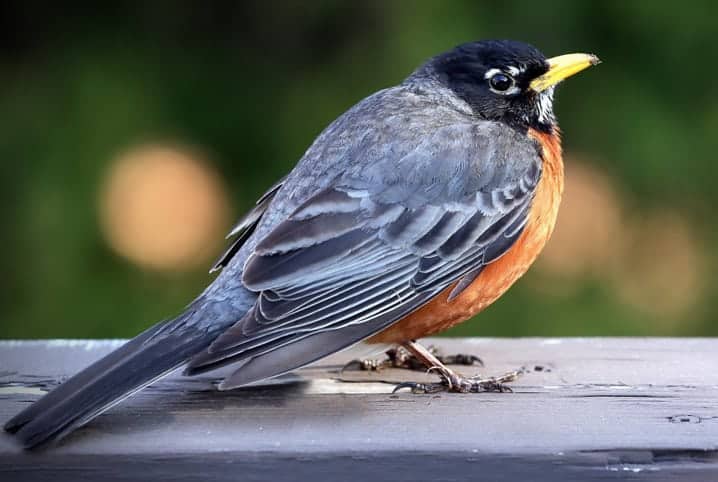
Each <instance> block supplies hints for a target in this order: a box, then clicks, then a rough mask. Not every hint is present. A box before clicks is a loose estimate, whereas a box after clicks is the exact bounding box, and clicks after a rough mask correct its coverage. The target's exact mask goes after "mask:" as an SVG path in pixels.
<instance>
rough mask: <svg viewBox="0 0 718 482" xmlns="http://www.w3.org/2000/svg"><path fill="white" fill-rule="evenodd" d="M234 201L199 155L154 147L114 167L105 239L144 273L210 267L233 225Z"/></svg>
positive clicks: (106, 189) (103, 198)
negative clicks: (225, 230)
mask: <svg viewBox="0 0 718 482" xmlns="http://www.w3.org/2000/svg"><path fill="white" fill-rule="evenodd" d="M228 212H229V209H228V201H227V196H226V193H225V189H224V187H223V185H222V183H221V182H220V180H219V177H218V175H217V173H216V172H214V170H212V169H211V167H210V166H209V164H208V163H206V162H204V161H203V160H202V158H201V157H200V156H198V155H197V154H196V153H195V152H194V151H191V150H187V149H181V148H178V147H172V146H162V145H148V146H141V147H137V148H134V149H132V150H130V151H129V152H126V153H124V154H122V155H120V156H119V157H117V159H116V160H114V161H113V162H112V164H111V168H110V169H109V170H108V172H107V176H106V179H105V182H104V184H103V187H102V190H101V193H100V219H101V225H102V229H103V234H104V235H105V238H106V240H107V242H108V243H109V245H110V246H111V247H112V249H114V250H115V251H116V252H117V253H118V254H120V255H122V256H123V257H125V258H127V259H128V260H130V261H132V262H134V263H136V264H138V265H140V266H142V267H144V268H151V269H157V270H170V271H177V270H184V269H191V268H195V267H197V266H201V265H203V264H206V262H207V259H208V256H210V255H211V254H212V253H213V252H214V251H215V250H214V248H215V247H216V243H217V240H218V239H220V238H221V236H220V233H221V230H222V229H223V228H225V227H226V224H227V214H228Z"/></svg>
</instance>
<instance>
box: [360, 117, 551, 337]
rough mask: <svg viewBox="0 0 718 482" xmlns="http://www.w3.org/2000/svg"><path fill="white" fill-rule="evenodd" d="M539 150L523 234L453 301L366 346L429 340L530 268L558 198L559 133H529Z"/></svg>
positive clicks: (441, 301) (443, 298)
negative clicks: (535, 181) (538, 165)
mask: <svg viewBox="0 0 718 482" xmlns="http://www.w3.org/2000/svg"><path fill="white" fill-rule="evenodd" d="M529 135H531V136H532V137H534V138H535V139H537V140H538V141H539V142H540V143H541V145H542V146H543V156H542V158H543V167H542V172H541V179H540V180H539V184H538V186H537V187H536V195H535V197H534V201H533V204H532V205H531V211H530V212H529V218H528V220H527V223H526V227H525V228H524V231H523V233H521V236H520V237H519V239H518V240H516V243H514V245H513V246H512V247H511V248H510V249H509V250H508V251H507V252H506V253H505V254H504V255H503V256H502V257H500V258H499V259H497V260H496V261H494V262H493V263H491V264H489V265H488V266H486V268H484V270H483V271H482V272H481V274H480V275H479V276H478V277H477V278H476V280H474V282H473V283H472V284H471V285H470V286H469V287H468V288H466V289H465V290H464V291H463V292H462V293H461V294H460V295H459V296H458V297H456V298H455V299H453V300H452V301H448V297H449V293H450V292H451V290H452V288H453V286H451V287H449V288H447V289H446V290H445V291H444V292H442V293H441V294H440V295H439V296H437V297H436V298H435V299H434V300H433V301H431V302H429V303H428V304H426V305H424V306H423V307H422V308H420V309H418V310H416V311H415V312H413V313H411V314H410V315H409V316H407V317H405V318H404V319H402V320H400V321H399V322H397V323H395V324H394V325H392V326H390V327H389V328H387V329H386V330H384V331H382V332H379V333H378V334H376V335H374V336H373V337H371V338H370V339H369V340H367V342H368V343H401V342H405V341H408V340H415V339H418V338H422V337H424V336H429V335H433V334H435V333H438V332H440V331H443V330H446V329H447V328H450V327H452V326H454V325H456V324H457V323H461V322H462V321H465V320H467V319H469V318H471V317H472V316H474V315H475V314H477V313H479V312H480V311H481V310H483V309H484V308H486V307H487V306H489V305H490V304H491V303H493V302H494V301H496V299H498V298H499V296H501V295H502V294H504V292H506V290H508V289H509V287H511V285H512V284H514V282H515V281H516V280H517V279H519V278H520V277H521V276H522V275H523V274H524V273H525V272H526V271H527V270H528V268H529V266H531V264H532V263H533V262H534V260H535V259H536V257H537V256H538V255H539V253H540V252H541V250H542V249H543V247H544V246H545V245H546V242H547V241H548V239H549V237H550V236H551V233H552V231H553V228H554V225H555V223H556V216H557V214H558V206H559V203H560V201H561V194H562V192H563V161H562V159H561V140H560V136H559V134H558V132H557V133H556V134H555V135H549V134H545V133H542V132H537V131H529Z"/></svg>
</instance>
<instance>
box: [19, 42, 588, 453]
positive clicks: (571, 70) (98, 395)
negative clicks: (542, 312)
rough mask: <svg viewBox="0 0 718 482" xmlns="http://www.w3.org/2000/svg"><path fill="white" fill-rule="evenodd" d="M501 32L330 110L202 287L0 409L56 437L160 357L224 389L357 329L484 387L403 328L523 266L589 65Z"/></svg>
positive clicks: (467, 303) (545, 218)
mask: <svg viewBox="0 0 718 482" xmlns="http://www.w3.org/2000/svg"><path fill="white" fill-rule="evenodd" d="M597 62H598V59H597V58H596V57H595V56H593V55H587V54H570V55H563V56H560V57H554V58H551V59H548V60H547V59H546V58H545V57H544V55H543V54H541V52H539V51H538V50H537V49H536V48H534V47H532V46H530V45H527V44H524V43H521V42H516V41H510V40H489V41H479V42H472V43H467V44H463V45H460V46H458V47H456V48H454V49H453V50H450V51H448V52H446V53H443V54H441V55H438V56H436V57H434V58H432V59H430V60H428V61H427V62H426V63H425V64H423V65H422V66H421V67H419V68H418V69H417V70H416V71H415V72H414V73H412V74H411V75H410V76H409V77H408V78H407V79H406V80H405V81H404V82H402V83H401V84H400V85H398V86H396V87H391V88H388V89H385V90H382V91H379V92H377V93H375V94H373V95H371V96H369V97H367V98H366V99H364V100H362V101H361V102H359V103H358V104H357V105H355V106H354V107H352V108H351V109H349V110H348V111H347V112H346V113H344V114H343V115H341V116H340V117H339V118H338V119H336V120H335V121H334V122H332V123H331V124H330V125H329V127H327V128H326V129H325V130H324V131H323V132H322V133H321V134H320V135H319V137H318V138H317V139H316V140H315V141H314V143H313V144H312V145H311V147H309V149H308V150H307V152H306V153H305V154H304V156H303V157H302V159H301V160H300V161H299V163H298V164H297V166H296V167H295V168H294V169H293V170H292V171H291V172H290V173H289V174H288V175H287V176H286V177H285V178H283V179H282V180H280V181H279V182H277V183H276V184H275V185H274V186H272V187H271V188H270V189H269V191H267V193H266V194H264V195H263V196H262V197H261V198H260V199H259V200H258V201H257V203H256V205H255V206H254V208H253V209H252V210H251V211H250V212H249V213H248V214H246V215H245V216H244V217H243V218H242V219H241V220H240V221H239V223H238V224H237V226H236V227H235V228H234V229H233V230H232V232H231V233H230V234H231V235H232V236H234V237H235V239H234V242H233V244H232V245H231V246H230V247H229V249H228V250H227V251H226V252H225V253H224V255H223V256H222V257H221V258H220V259H219V261H218V262H217V264H216V265H215V267H214V269H216V270H221V273H220V274H219V275H218V276H217V278H216V279H215V280H214V281H213V282H212V283H211V284H210V285H209V287H208V288H207V289H206V290H205V291H204V292H203V293H202V294H201V295H200V296H199V297H198V298H197V299H196V300H195V301H194V302H192V303H191V304H190V306H189V307H188V308H187V310H186V311H184V312H183V313H182V314H180V315H179V316H178V317H176V318H174V319H172V320H169V321H165V322H161V323H159V324H157V325H155V326H153V327H151V328H149V329H148V330H147V331H145V332H144V333H142V334H140V335H138V336H137V337H136V338H134V339H132V340H131V341H129V342H128V343H126V344H125V345H124V346H122V347H121V348H119V349H117V350H116V351H114V352H112V353H110V354H109V355H107V356H106V357H104V358H102V359H101V360H99V361H97V362H96V363H94V364H93V365H91V366H89V367H88V368H86V369H84V370H83V371H82V372H80V373H79V374H77V375H75V376H73V377H72V378H70V379H69V380H67V381H66V382H65V383H63V384H62V385H60V386H59V387H58V388H56V389H55V390H53V391H52V392H50V393H48V394H47V395H45V396H44V397H43V398H42V399H40V400H39V401H37V402H36V403H34V404H33V405H31V406H30V407H28V408H26V409H25V410H23V411H22V412H21V413H20V414H18V415H17V416H15V417H14V418H13V419H12V420H10V421H9V422H7V423H6V425H5V430H7V431H9V432H14V433H16V435H17V437H18V438H19V439H20V440H21V441H22V443H23V444H24V445H25V446H26V447H32V446H35V445H38V444H41V443H43V442H46V441H49V440H51V439H55V438H58V437H60V436H62V435H65V434H67V433H68V432H70V431H72V430H73V429H75V428H77V427H78V426H80V425H82V424H84V423H87V422H88V421H89V420H91V419H92V418H94V417H95V416H97V415H98V414H100V413H102V412H103V411H104V410H106V409H108V408H109V407H111V406H113V405H114V404H116V403H118V402H120V401H121V400H123V399H124V398H126V397H128V396H130V395H131V394H133V393H135V392H136V391H138V390H140V389H141V388H143V387H145V386H146V385H148V384H149V383H151V382H153V381H154V380H157V379H158V378H160V377H161V376H163V375H164V374H167V373H168V372H170V371H172V370H174V369H175V368H177V367H179V366H182V365H186V370H185V372H186V373H187V374H196V373H200V372H205V371H207V370H211V369H214V368H217V367H219V366H221V365H225V364H228V363H236V366H237V369H236V371H235V372H234V373H233V374H232V375H231V376H229V377H227V378H226V379H225V380H224V381H223V382H222V384H221V385H220V388H221V389H230V388H234V387H239V386H242V385H246V384H248V383H250V382H254V381H257V380H261V379H265V378H268V377H273V376H276V375H279V374H282V373H285V372H288V371H290V370H294V369H296V368H298V367H301V366H303V365H306V364H308V363H311V362H313V361H316V360H318V359H320V358H323V357H325V356H327V355H329V354H332V353H335V352H337V351H339V350H342V349H344V348H347V347H349V346H351V345H354V344H356V343H358V342H361V341H363V340H364V341H366V342H368V343H382V344H385V343H390V344H400V345H403V346H405V347H406V349H408V350H409V351H410V352H411V353H413V354H414V355H415V356H416V357H417V358H418V359H419V360H420V361H421V362H422V363H425V364H426V365H427V366H430V367H438V368H439V371H440V373H441V375H442V377H443V385H444V386H445V387H447V388H449V389H451V390H453V391H463V392H466V391H479V390H483V389H487V388H491V381H485V380H483V381H482V380H476V379H471V378H466V377H463V376H461V375H459V374H457V373H455V372H452V371H451V370H449V369H448V368H446V367H445V366H442V364H441V363H440V361H439V360H437V359H436V358H435V357H434V356H433V355H432V353H431V352H429V351H428V350H426V349H424V348H423V347H421V345H418V344H417V343H415V342H414V340H416V339H418V338H421V337H423V336H426V335H431V334H434V333H437V332H439V331H441V330H444V329H446V328H449V327H450V326H453V325H454V324H456V323H459V322H461V321H463V320H466V319H467V318H469V317H471V316H473V315H474V314H476V313H478V312H479V311H481V310H482V309H483V308H485V307H486V306H488V305H489V304H491V303H492V302H493V301H494V300H496V299H497V298H498V297H499V296H501V295H502V294H503V293H504V292H505V291H506V290H507V289H508V288H509V287H510V286H511V285H512V284H513V283H514V282H515V281H516V280H517V279H518V278H519V277H520V276H521V275H522V274H523V273H524V272H525V271H526V270H527V269H528V267H529V266H530V265H531V263H532V262H533V261H534V259H535V258H536V256H537V255H538V254H539V252H540V251H541V249H542V248H543V246H544V244H545V243H546V241H547V240H548V238H549V236H550V234H551V231H552V230H553V227H554V222H555V220H556V214H557V210H558V206H559V202H560V199H561V192H562V188H563V165H562V160H561V141H560V132H559V129H558V126H557V124H556V118H555V116H554V113H553V107H552V104H553V94H554V87H555V85H556V84H557V83H559V82H560V81H562V80H563V79H565V78H567V77H569V76H571V75H573V74H575V73H577V72H579V71H581V70H583V69H585V68H587V67H589V66H590V65H593V64H596V63H597Z"/></svg>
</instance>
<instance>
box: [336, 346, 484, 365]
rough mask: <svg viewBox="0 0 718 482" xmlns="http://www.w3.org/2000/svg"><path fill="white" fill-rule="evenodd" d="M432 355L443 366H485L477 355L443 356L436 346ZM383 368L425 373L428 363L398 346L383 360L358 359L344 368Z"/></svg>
mask: <svg viewBox="0 0 718 482" xmlns="http://www.w3.org/2000/svg"><path fill="white" fill-rule="evenodd" d="M427 350H428V352H429V353H431V355H432V356H433V357H434V358H435V359H436V360H438V361H439V362H440V363H441V364H443V365H466V366H472V365H479V366H484V363H483V362H482V361H481V358H479V357H477V356H475V355H465V354H456V355H442V354H441V353H440V352H439V349H438V348H436V347H434V346H429V348H428V349H427ZM383 368H403V369H406V370H416V371H424V370H426V363H425V362H424V360H422V359H419V358H418V357H417V356H416V355H415V354H413V353H412V352H411V351H409V350H408V349H407V348H406V347H404V346H402V345H398V346H396V347H394V348H391V349H389V350H387V352H386V358H385V359H383V360H376V359H371V358H369V359H356V360H352V361H350V362H349V363H347V364H346V365H344V368H342V371H345V370H367V371H378V370H381V369H383Z"/></svg>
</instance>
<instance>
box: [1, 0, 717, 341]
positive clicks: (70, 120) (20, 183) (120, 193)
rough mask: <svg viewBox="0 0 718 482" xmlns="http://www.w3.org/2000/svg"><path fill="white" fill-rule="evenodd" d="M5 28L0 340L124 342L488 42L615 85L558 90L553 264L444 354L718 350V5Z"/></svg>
mask: <svg viewBox="0 0 718 482" xmlns="http://www.w3.org/2000/svg"><path fill="white" fill-rule="evenodd" d="M114 5H115V6H114V7H113V8H109V7H102V8H100V7H98V6H95V7H87V6H82V7H80V6H74V7H73V6H69V5H64V4H61V3H60V2H57V3H50V2H46V3H39V2H22V3H21V2H15V3H13V2H3V3H2V5H1V6H0V132H1V134H0V157H1V158H2V161H1V162H0V245H1V246H2V250H1V251H0V265H1V266H2V276H1V277H0V283H1V284H2V286H0V306H2V308H3V310H2V315H1V316H0V327H1V328H0V337H3V338H11V337H21V338H36V337H47V338H56V337H58V338H59V337H63V338H71V337H127V336H131V335H134V334H136V333H137V332H139V331H140V330H142V329H143V328H145V327H147V326H149V325H150V324H151V323H152V322H154V321H157V320H159V319H161V318H165V317H167V316H169V315H171V314H173V313H176V312H178V311H179V310H180V309H181V308H182V307H183V306H184V305H185V304H186V303H187V302H189V301H191V299H193V297H194V296H195V295H196V294H197V293H198V292H199V291H200V290H202V289H203V287H204V286H205V285H206V284H207V283H208V282H209V281H210V280H211V279H212V276H210V275H208V274H207V268H208V267H209V266H210V265H211V262H212V261H213V259H212V258H213V257H214V256H216V255H218V254H219V252H220V251H221V249H222V245H223V236H224V233H225V232H226V231H227V230H228V229H229V228H230V227H231V223H232V221H233V219H236V217H238V216H239V215H240V214H241V213H242V212H243V211H245V210H246V209H247V208H248V207H249V206H250V205H251V204H252V203H253V202H254V200H255V199H256V197H257V196H258V195H260V194H261V193H262V192H264V190H265V189H266V188H267V187H269V186H270V185H271V184H272V183H273V182H274V181H275V180H276V179H277V178H279V177H280V176H282V175H283V174H284V173H286V172H287V171H288V170H289V169H291V167H292V166H293V165H294V163H295V162H296V161H297V160H298V158H299V157H300V156H301V155H302V153H303V152H304V150H305V149H306V148H307V147H308V145H309V144H310V143H311V141H312V140H313V139H314V137H315V136H316V135H317V134H318V133H319V132H320V131H321V130H322V129H323V128H324V127H325V126H326V125H327V124H328V123H329V122H331V121H332V120H333V119H334V118H335V117H337V116H338V115H339V114H341V113H342V112H343V111H344V110H346V109H347V108H349V107H350V106H351V105H353V104H354V103H356V102H357V101H359V100H360V99H361V98H363V97H365V96H366V95H369V94H370V93H372V92H374V91H376V90H378V89H381V88H383V87H386V86H390V85H393V84H396V83H399V82H400V81H401V80H402V79H403V78H404V77H405V76H406V75H408V74H409V73H410V72H411V71H412V70H413V69H414V68H415V67H416V66H417V65H419V64H420V63H421V62H422V61H423V60H424V59H426V58H428V57H430V56H432V55H435V54H437V53H439V52H441V51H444V50H446V49H449V48H451V47H453V46H455V45H457V44H459V43H462V42H464V41H469V40H476V39H482V38H514V39H519V40H524V41H528V42H530V43H533V44H534V45H536V46H537V47H539V48H540V49H541V50H542V51H544V52H545V53H546V54H547V55H548V56H551V55H558V54H562V53H567V52H574V51H579V52H580V51H587V52H594V53H596V54H598V55H600V57H601V58H602V59H603V61H604V63H603V64H602V65H600V66H599V67H597V68H594V69H591V70H589V71H587V72H585V73H582V74H581V75H579V76H577V77H576V78H575V79H571V80H570V81H568V82H567V83H566V85H564V86H562V87H561V88H560V89H559V91H558V95H557V104H556V111H557V114H558V116H559V119H560V121H561V125H562V127H563V131H564V138H565V144H564V145H565V150H566V164H567V181H566V182H567V188H566V196H565V199H564V203H563V205H562V212H561V215H560V218H559V225H558V228H557V231H556V234H555V236H554V239H553V240H552V241H551V244H550V245H549V247H548V248H547V251H546V253H545V255H544V256H542V258H541V259H540V261H539V262H538V263H537V265H536V266H535V267H534V269H532V270H531V271H530V272H529V274H528V275H527V276H526V277H525V278H523V279H522V280H521V281H520V282H519V283H518V284H517V285H516V286H515V287H514V288H513V289H512V290H511V291H510V293H509V294H508V295H507V296H504V297H503V298H502V299H500V300H499V301H498V302H497V303H496V304H495V305H494V306H492V307H491V308H489V309H488V310H487V311H485V312H484V313H482V314H481V315H480V316H479V317H477V319H475V320H473V321H471V322H469V323H465V324H464V325H462V326H461V327H459V328H458V329H456V330H454V331H453V332H452V334H454V335H457V334H458V335H512V336H515V335H712V334H716V333H718V323H716V317H717V315H718V303H716V301H715V300H716V295H718V283H716V277H715V275H714V272H715V271H716V268H718V263H717V259H716V256H715V251H714V249H713V247H714V246H715V245H716V241H718V233H717V230H716V227H717V226H718V219H717V218H716V216H715V214H714V213H715V205H716V202H717V201H718V190H717V189H716V188H715V172H716V169H715V163H716V148H718V141H717V139H718V136H717V135H716V133H718V90H716V88H715V82H716V80H715V79H716V78H718V69H717V65H718V63H716V58H715V56H714V54H713V51H714V44H715V41H716V40H718V22H716V18H718V7H716V5H718V4H717V3H716V2H713V1H705V2H692V1H688V2H683V3H682V4H681V6H680V8H675V6H674V5H673V4H672V3H670V2H659V1H656V2H648V1H634V2H619V1H611V2H591V3H589V2H575V1H570V0H563V1H555V2H535V1H526V2H513V1H504V2H484V1H475V0H465V1H452V2H449V1H442V2H429V1H425V2H419V1H373V2H348V1H347V2H339V1H312V2H300V1H275V2H272V1H261V2H259V1H258V2H235V4H234V6H232V7H224V8H220V7H218V6H217V5H216V4H212V6H209V4H207V5H205V4H203V3H201V2H187V1H172V2H169V1H166V2H163V1H159V2H136V3H122V2H120V3H117V4H114Z"/></svg>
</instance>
